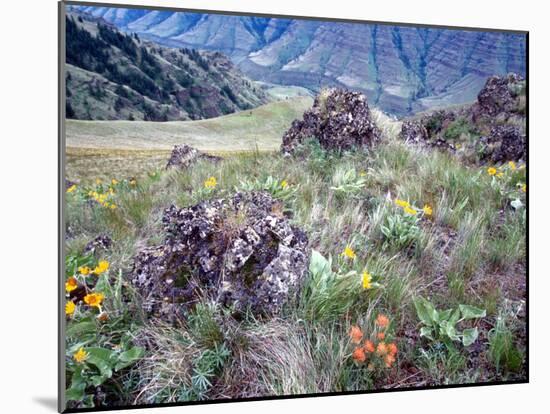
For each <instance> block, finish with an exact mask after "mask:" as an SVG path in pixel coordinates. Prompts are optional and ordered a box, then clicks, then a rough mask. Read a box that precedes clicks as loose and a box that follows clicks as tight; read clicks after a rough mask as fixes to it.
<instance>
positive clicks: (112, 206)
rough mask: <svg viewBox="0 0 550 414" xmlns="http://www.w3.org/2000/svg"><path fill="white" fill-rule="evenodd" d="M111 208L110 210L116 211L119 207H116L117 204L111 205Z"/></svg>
mask: <svg viewBox="0 0 550 414" xmlns="http://www.w3.org/2000/svg"><path fill="white" fill-rule="evenodd" d="M109 208H110V209H111V210H115V209H116V208H117V206H116V204H111V205H110V206H109Z"/></svg>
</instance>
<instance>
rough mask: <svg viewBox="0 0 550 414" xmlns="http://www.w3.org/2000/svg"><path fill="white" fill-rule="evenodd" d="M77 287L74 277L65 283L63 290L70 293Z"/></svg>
mask: <svg viewBox="0 0 550 414" xmlns="http://www.w3.org/2000/svg"><path fill="white" fill-rule="evenodd" d="M77 287H78V281H77V280H76V279H75V278H74V277H72V276H71V277H70V278H68V279H67V281H66V282H65V290H66V291H67V292H72V291H73V290H75V289H76V288H77Z"/></svg>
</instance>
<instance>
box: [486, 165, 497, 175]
mask: <svg viewBox="0 0 550 414" xmlns="http://www.w3.org/2000/svg"><path fill="white" fill-rule="evenodd" d="M496 173H497V169H496V168H495V167H489V168H487V174H489V175H495V174H496Z"/></svg>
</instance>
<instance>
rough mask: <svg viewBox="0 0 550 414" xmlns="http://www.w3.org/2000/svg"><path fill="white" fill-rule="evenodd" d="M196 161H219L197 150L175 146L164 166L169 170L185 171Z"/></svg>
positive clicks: (218, 158)
mask: <svg viewBox="0 0 550 414" xmlns="http://www.w3.org/2000/svg"><path fill="white" fill-rule="evenodd" d="M198 159H203V160H208V161H214V162H217V161H220V160H221V158H220V157H216V156H214V155H209V154H205V153H203V152H200V151H199V150H197V149H195V148H193V147H190V146H189V145H185V144H183V145H175V146H174V149H173V150H172V154H170V159H169V160H168V163H167V164H166V169H169V168H179V169H182V170H184V169H187V168H188V167H189V166H190V165H191V164H193V163H194V162H195V161H197V160H198Z"/></svg>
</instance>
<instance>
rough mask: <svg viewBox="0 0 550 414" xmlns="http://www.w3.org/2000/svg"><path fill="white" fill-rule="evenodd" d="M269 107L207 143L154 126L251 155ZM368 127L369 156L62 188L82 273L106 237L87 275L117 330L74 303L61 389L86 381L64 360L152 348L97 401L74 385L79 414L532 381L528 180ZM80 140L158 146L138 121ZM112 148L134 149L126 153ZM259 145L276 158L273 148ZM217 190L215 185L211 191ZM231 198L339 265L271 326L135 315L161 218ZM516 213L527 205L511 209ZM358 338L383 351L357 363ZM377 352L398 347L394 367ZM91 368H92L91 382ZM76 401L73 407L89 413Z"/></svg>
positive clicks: (243, 157)
mask: <svg viewBox="0 0 550 414" xmlns="http://www.w3.org/2000/svg"><path fill="white" fill-rule="evenodd" d="M277 105H278V106H275V107H276V108H278V109H279V110H281V111H282V110H283V108H285V106H284V103H280V104H277ZM268 108H271V109H273V106H271V107H264V108H263V109H258V110H257V112H255V115H254V113H253V116H252V117H251V118H250V119H249V118H246V117H247V115H246V113H240V114H235V115H233V116H230V117H227V118H226V119H225V120H224V122H223V123H222V122H218V121H219V120H212V121H209V122H203V123H202V124H201V125H203V126H204V129H202V130H201V129H200V128H197V127H196V125H198V124H197V123H193V128H189V129H185V128H188V126H185V125H186V124H172V126H170V124H167V126H164V124H162V127H163V128H170V127H171V128H174V130H177V129H175V128H178V127H179V128H180V131H183V130H185V131H187V132H188V133H189V134H190V139H191V132H192V131H199V132H197V133H198V134H199V136H202V137H210V140H211V141H210V142H205V141H201V140H199V139H198V138H196V139H197V141H196V142H197V143H199V144H201V143H202V148H203V149H204V148H206V149H208V148H218V147H216V146H215V145H213V144H214V143H216V142H217V138H216V137H218V134H221V132H222V131H225V132H226V133H230V135H231V136H232V138H233V139H234V140H235V141H237V142H240V141H239V140H240V139H244V138H243V135H242V134H243V131H247V134H245V135H244V136H245V137H248V139H249V141H247V143H248V144H250V143H252V142H253V139H252V138H253V137H257V136H262V135H263V134H264V133H263V132H262V131H264V130H265V129H267V130H272V131H274V130H275V129H276V127H275V126H273V125H269V123H268V122H267V118H265V117H262V116H260V115H261V114H263V113H265V111H267V109H268ZM286 110H288V108H287V109H286ZM247 119H249V121H250V122H247V121H246V120H247ZM376 119H377V123H378V124H379V125H380V126H381V127H382V129H383V132H384V138H383V140H382V142H381V143H380V144H379V145H378V146H377V147H376V148H374V149H373V150H372V151H352V152H346V153H344V154H335V153H327V152H325V151H323V150H321V149H320V148H319V147H316V146H314V145H311V146H307V147H305V148H304V155H305V156H306V157H305V158H292V157H290V158H289V157H283V156H282V155H280V154H279V153H259V152H254V153H248V154H246V153H240V154H236V155H235V156H233V157H230V158H228V159H226V160H223V161H221V162H220V163H218V164H215V165H214V164H212V163H210V162H206V161H199V162H198V163H197V164H195V165H194V166H193V167H192V168H190V169H188V170H187V171H183V172H182V171H174V170H172V171H160V172H154V173H153V171H151V172H152V174H150V175H146V176H144V177H143V178H140V179H138V180H137V183H131V182H127V181H122V180H120V177H118V176H116V177H114V176H111V177H109V178H117V179H119V181H120V182H118V183H117V182H115V183H113V184H110V180H109V181H105V180H104V181H103V182H104V183H103V184H90V183H89V182H88V183H84V184H83V185H77V186H76V187H73V188H71V189H70V192H68V193H67V209H66V211H67V228H68V230H69V234H70V237H69V238H68V239H67V253H68V255H69V257H72V258H75V257H76V258H79V257H81V255H82V249H83V247H84V245H85V244H86V243H87V242H88V241H89V240H90V239H92V238H94V237H96V236H98V235H100V234H108V235H110V236H111V237H112V238H113V241H114V243H113V247H112V248H110V249H109V250H107V251H106V252H103V253H101V254H99V255H98V256H97V257H96V258H94V259H92V260H94V261H95V260H98V259H104V260H107V261H108V262H109V264H110V267H109V270H108V271H106V272H104V273H102V274H101V275H100V277H99V280H100V281H101V284H100V287H96V289H99V290H101V292H103V293H104V294H105V299H104V303H103V307H102V310H103V311H104V312H105V313H106V314H107V315H109V318H108V319H104V320H103V322H102V321H101V320H98V319H96V318H95V317H93V316H92V317H91V319H90V317H89V315H95V314H97V313H98V312H97V310H95V309H90V308H87V307H86V306H83V305H82V306H79V309H77V311H76V312H75V314H74V315H73V316H71V319H70V321H69V327H70V328H71V327H72V330H71V332H72V335H70V336H69V338H68V344H67V345H68V351H67V361H68V365H67V370H68V375H69V377H70V378H74V377H76V378H77V379H78V378H79V377H78V376H77V375H78V374H75V372H76V373H78V372H79V371H78V369H79V367H81V366H82V365H79V363H76V362H74V361H73V359H74V358H73V353H75V352H76V351H77V349H78V347H79V346H82V345H81V344H83V343H84V344H85V345H84V350H85V351H86V350H90V352H96V353H97V352H98V351H97V348H102V349H103V348H108V349H111V347H112V345H113V344H123V345H121V346H124V347H125V348H123V349H128V347H130V346H131V344H134V345H137V346H141V347H144V349H143V350H142V352H143V354H141V353H140V352H138V351H132V355H134V357H133V358H132V359H131V361H132V363H133V364H132V365H131V366H129V367H127V368H126V369H124V370H121V371H118V372H114V373H113V374H112V377H105V378H104V380H103V384H102V385H101V394H100V395H99V397H98V395H96V390H97V389H98V388H96V387H95V386H93V385H86V384H84V385H83V386H84V391H85V392H84V394H85V395H87V396H88V397H86V398H87V399H84V400H83V402H82V403H80V406H86V405H88V406H89V405H94V404H95V405H102V404H109V405H117V404H136V403H138V404H147V403H162V402H174V401H187V400H197V399H205V400H206V399H216V398H237V397H254V396H267V395H280V394H285V395H289V394H300V393H318V392H335V391H350V390H373V389H381V388H408V387H416V386H429V385H447V384H466V383H481V382H486V381H498V380H518V379H524V378H525V365H524V361H525V359H524V356H525V351H526V350H525V338H526V332H525V283H526V277H525V265H526V263H525V258H526V251H525V248H526V239H525V231H526V211H525V208H524V207H523V205H524V204H525V197H526V194H525V191H526V187H524V186H523V184H524V183H525V173H526V171H525V169H524V166H522V165H515V164H514V165H511V164H504V165H502V166H495V167H497V168H498V170H495V171H494V172H493V171H492V170H491V171H488V170H487V167H488V166H484V167H479V166H467V165H464V164H462V163H461V162H460V161H459V160H458V159H457V158H456V157H454V156H452V155H450V154H447V153H443V152H438V151H430V150H427V149H422V148H418V147H412V146H407V145H406V144H404V143H403V142H402V141H399V140H397V139H396V134H397V132H398V131H399V123H397V122H392V121H389V120H388V119H386V118H385V117H384V116H382V115H381V114H376ZM237 124H238V125H240V127H239V128H236V126H235V125H237ZM243 124H244V125H243ZM76 125H77V124H75V123H69V127H73V128H74V126H76ZM78 125H79V126H80V125H81V124H80V123H79V124H78ZM82 125H84V126H86V125H89V128H90V129H91V130H90V131H88V132H87V134H90V136H91V135H92V133H95V134H97V135H98V136H97V137H92V138H89V139H92V140H95V141H94V145H95V146H96V147H98V148H102V147H106V146H107V145H108V144H109V143H112V142H114V143H117V144H118V145H121V147H123V145H127V146H128V147H132V148H135V147H137V146H139V145H142V146H144V147H146V146H147V145H146V144H147V141H146V139H145V138H146V137H147V135H148V133H150V132H152V131H153V130H154V131H155V132H157V129H156V127H157V126H156V125H152V126H151V127H150V128H152V129H149V130H148V129H147V128H149V127H148V126H147V125H145V124H142V123H139V124H133V125H136V126H135V127H131V128H137V126H141V127H142V128H143V130H139V129H130V131H132V132H131V133H130V132H128V131H129V130H128V128H130V126H131V125H132V124H129V123H105V124H103V123H90V124H86V123H83V124H82ZM262 128H264V129H263V130H262ZM73 130H74V129H73ZM206 130H207V131H208V133H206V132H204V131H206ZM169 131H170V130H163V129H159V132H158V134H159V135H160V136H161V139H160V142H161V143H160V144H155V145H161V144H162V145H166V146H169V145H171V144H172V143H173V142H175V141H170V139H172V138H170V132H169ZM122 132H125V133H126V135H127V137H126V136H125V137H120V135H121V133H122ZM132 134H136V135H138V134H139V137H134V136H133V135H132ZM117 137H118V138H117ZM73 139H76V138H74V137H73ZM84 139H85V137H84V136H82V137H80V138H78V139H76V141H72V142H73V144H74V143H75V142H82V143H85V142H86V141H84ZM86 139H88V138H86ZM79 140H81V141H79ZM227 141H228V142H232V141H230V140H227ZM178 142H179V141H178ZM190 142H191V141H190ZM269 142H271V143H272V147H270V148H275V147H276V145H275V144H276V137H275V135H273V136H272V138H270V139H269ZM149 145H150V144H149ZM231 148H244V147H243V146H242V145H241V144H239V145H235V146H234V147H233V146H232V147H231ZM109 168H111V167H109ZM497 171H498V173H497ZM501 173H502V174H501ZM98 174H99V172H98ZM209 177H215V178H216V181H215V183H214V187H213V188H212V187H210V188H209V189H206V188H205V184H204V183H205V181H206V180H208V179H209ZM90 178H92V177H90ZM281 180H285V181H286V183H285V185H284V186H283V184H282V181H281ZM266 183H271V184H269V185H267V184H266ZM273 183H275V184H273ZM109 188H111V190H109ZM236 188H240V189H242V188H246V189H264V188H268V189H269V190H270V191H272V192H273V194H275V196H276V195H277V194H282V193H284V195H285V197H284V199H283V200H284V207H285V210H287V211H289V212H290V213H291V214H290V217H292V220H293V223H294V224H295V225H297V226H299V227H301V228H303V229H304V230H305V231H306V232H307V234H308V238H309V247H310V248H311V249H314V250H316V251H318V252H319V253H320V254H321V255H322V256H323V257H325V258H328V257H332V263H331V264H330V269H327V268H326V267H325V268H324V271H321V272H319V271H316V272H314V271H310V273H309V274H308V275H307V276H306V280H305V285H304V286H305V287H304V289H302V291H301V293H300V296H299V298H298V299H297V302H296V303H293V304H292V306H288V307H286V308H285V309H284V311H283V313H282V314H281V315H279V317H277V318H274V319H268V320H262V319H257V318H254V317H252V316H245V317H243V319H242V320H239V321H236V320H234V319H233V317H232V316H231V314H230V313H228V312H227V311H224V309H223V308H221V307H220V306H218V305H216V302H215V300H214V299H213V298H208V297H206V298H204V301H203V303H202V305H200V306H197V307H196V309H195V310H194V311H193V312H191V313H190V314H189V315H188V320H187V322H182V323H181V324H176V325H175V326H172V325H164V324H159V323H158V322H156V321H149V320H147V319H146V318H144V317H143V315H142V314H141V313H140V312H136V311H135V309H136V308H135V304H136V303H139V300H140V299H139V297H136V296H135V292H133V290H132V288H131V287H130V284H129V283H128V279H127V277H128V276H127V275H128V273H129V271H130V269H131V267H132V258H133V257H134V255H135V254H136V253H137V252H138V251H139V250H140V249H141V248H143V246H146V245H155V244H157V243H159V239H158V237H159V236H158V235H159V234H161V233H162V232H161V220H160V218H161V215H162V211H163V209H164V208H166V207H167V206H168V205H170V204H171V203H175V204H176V205H177V206H179V207H183V206H190V205H193V204H195V203H197V202H199V201H200V200H203V199H205V198H219V197H226V196H228V195H230V194H233V193H234V191H235V189H236ZM282 189H284V191H282ZM89 191H97V192H100V193H104V194H108V197H109V203H112V204H114V205H116V208H105V207H103V206H101V205H99V204H98V203H95V202H94V201H93V200H89V198H88V196H87V194H89ZM399 200H402V201H399ZM510 200H519V201H518V202H515V203H514V206H513V207H512V205H511V203H510ZM396 201H398V202H399V203H401V204H402V205H406V206H408V207H407V208H408V210H407V208H402V207H400V206H399V205H397V203H396ZM75 260H76V259H75ZM312 260H313V259H312ZM317 260H319V259H318V257H317ZM80 263H81V262H80ZM94 265H95V264H91V266H94ZM365 274H367V276H369V277H370V280H369V279H367V282H368V283H365V277H367V276H365ZM71 275H72V274H68V276H71ZM77 276H78V275H77ZM78 277H81V276H78ZM91 277H95V276H91ZM123 297H126V298H128V299H129V300H128V301H125V300H121V298H123ZM421 298H424V299H426V300H427V301H428V303H427V302H423V301H422V299H421ZM415 305H416V307H415ZM432 306H433V308H431V307H432ZM445 309H452V310H455V309H456V310H457V312H458V310H460V312H461V313H460V315H462V318H461V321H460V322H457V319H458V318H456V319H455V320H454V322H449V321H450V320H451V319H452V317H451V313H450V311H449V312H448V313H446V312H440V313H439V318H441V319H438V320H439V322H441V321H443V320H445V324H444V323H443V322H441V323H440V324H439V322H437V323H436V322H434V321H433V318H432V316H433V314H434V312H436V310H437V311H443V310H445ZM380 315H382V316H380ZM430 324H435V325H433V326H432V325H430ZM433 327H435V330H434V329H433ZM84 328H85V329H86V331H85V332H83V331H84ZM352 328H353V329H352ZM428 328H430V329H428ZM95 332H101V334H100V335H99V334H97V335H96V334H95ZM475 332H477V333H478V334H479V335H478V336H477V338H474V333H475ZM350 333H351V334H352V335H351V337H350ZM381 333H383V334H384V335H383V336H384V337H382V336H380V334H381ZM366 338H370V339H372V340H373V341H374V343H375V344H376V343H377V344H378V345H377V347H376V351H372V352H371V353H369V354H368V355H367V356H366V358H368V359H367V362H362V361H363V360H364V359H365V354H364V352H366V351H361V350H358V345H357V344H356V343H354V342H357V341H358V340H364V339H366ZM471 338H474V339H475V340H474V341H473V343H469V339H471ZM384 341H385V342H384ZM380 343H385V344H389V345H391V344H393V345H392V346H391V347H390V349H393V350H394V351H395V353H393V351H391V352H390V351H389V350H388V348H387V347H386V345H384V346H382V345H380ZM389 345H388V346H389ZM117 346H118V345H117ZM92 347H95V348H92ZM367 348H368V347H367V345H366V344H365V349H367ZM117 349H118V348H117ZM361 349H362V348H361ZM109 352H111V351H109ZM112 352H114V353H115V355H118V354H116V352H118V351H112ZM128 352H129V351H128ZM369 352H370V351H369ZM94 355H95V354H92V356H94ZM387 355H393V357H392V358H393V359H392V358H389V359H388V357H387ZM127 358H129V357H127ZM90 361H91V362H87V361H84V364H85V365H86V366H90V367H91V368H90V369H95V368H93V366H92V365H91V364H93V361H94V360H93V359H91V360H90ZM201 375H202V376H201ZM204 379H206V380H204ZM79 381H80V379H79ZM78 384H80V382H78V383H77V385H78ZM79 392H81V391H80V389H75V392H74V393H73V394H72V395H75V394H76V395H78V398H81V397H80V396H81V395H83V394H78V393H79ZM82 398H83V397H82ZM71 404H72V405H73V406H78V403H75V402H74V401H72V402H71Z"/></svg>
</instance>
